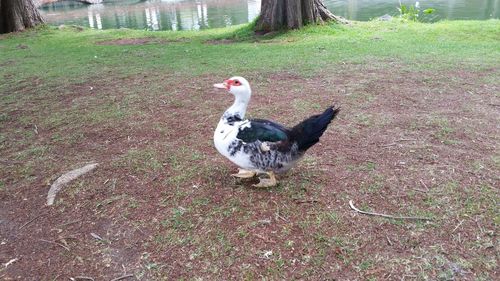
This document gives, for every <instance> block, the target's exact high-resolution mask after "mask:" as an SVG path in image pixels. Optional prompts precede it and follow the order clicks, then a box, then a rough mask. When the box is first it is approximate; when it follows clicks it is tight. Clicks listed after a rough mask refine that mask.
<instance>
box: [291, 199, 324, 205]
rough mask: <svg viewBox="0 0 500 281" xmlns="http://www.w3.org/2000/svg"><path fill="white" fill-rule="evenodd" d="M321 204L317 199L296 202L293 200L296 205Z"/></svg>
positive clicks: (296, 200)
mask: <svg viewBox="0 0 500 281" xmlns="http://www.w3.org/2000/svg"><path fill="white" fill-rule="evenodd" d="M319 202H321V201H320V200H317V199H305V200H298V199H295V203H297V204H304V203H319Z"/></svg>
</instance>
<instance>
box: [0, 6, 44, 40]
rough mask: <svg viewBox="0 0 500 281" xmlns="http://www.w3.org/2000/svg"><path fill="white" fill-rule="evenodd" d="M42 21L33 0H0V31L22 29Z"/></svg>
mask: <svg viewBox="0 0 500 281" xmlns="http://www.w3.org/2000/svg"><path fill="white" fill-rule="evenodd" d="M43 22H44V20H43V18H42V16H41V15H40V12H39V11H38V10H37V8H36V6H35V4H34V3H33V0H0V33H9V32H15V31H22V30H24V29H26V28H30V27H34V26H35V25H37V24H41V23H43Z"/></svg>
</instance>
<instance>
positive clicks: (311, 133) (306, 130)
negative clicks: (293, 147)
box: [291, 105, 340, 151]
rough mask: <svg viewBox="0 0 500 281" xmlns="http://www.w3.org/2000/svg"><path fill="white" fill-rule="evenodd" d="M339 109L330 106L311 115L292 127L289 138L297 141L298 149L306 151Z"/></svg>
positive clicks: (314, 142)
mask: <svg viewBox="0 0 500 281" xmlns="http://www.w3.org/2000/svg"><path fill="white" fill-rule="evenodd" d="M339 111H340V107H337V106H335V105H333V106H330V107H329V108H327V109H326V110H325V112H323V113H321V114H318V115H314V116H311V117H309V118H307V119H306V120H304V121H302V122H300V123H299V124H298V125H297V126H295V127H293V128H292V131H291V139H292V140H293V141H296V142H297V145H298V146H299V151H306V150H307V149H309V148H310V147H311V146H313V145H314V144H316V143H317V142H318V141H319V138H320V137H321V136H322V135H323V133H324V132H325V130H326V128H327V127H328V124H330V122H331V121H332V120H333V118H335V116H337V114H338V113H339Z"/></svg>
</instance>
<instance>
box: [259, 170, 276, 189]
mask: <svg viewBox="0 0 500 281" xmlns="http://www.w3.org/2000/svg"><path fill="white" fill-rule="evenodd" d="M267 174H268V175H269V178H268V179H263V178H259V183H258V184H254V185H253V186H254V187H261V188H267V187H273V186H276V185H277V184H278V181H277V180H276V176H275V175H274V173H273V172H268V173H267Z"/></svg>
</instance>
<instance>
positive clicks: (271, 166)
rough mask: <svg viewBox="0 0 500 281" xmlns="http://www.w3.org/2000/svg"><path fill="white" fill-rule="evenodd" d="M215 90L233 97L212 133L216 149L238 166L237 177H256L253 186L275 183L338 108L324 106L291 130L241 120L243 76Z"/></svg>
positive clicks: (245, 97)
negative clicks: (255, 182) (256, 181)
mask: <svg viewBox="0 0 500 281" xmlns="http://www.w3.org/2000/svg"><path fill="white" fill-rule="evenodd" d="M214 87H215V88H219V89H225V90H227V91H228V92H229V93H231V94H233V95H234V103H233V105H232V106H231V107H229V108H228V109H227V110H226V111H225V112H224V114H223V115H222V117H221V119H220V121H219V124H218V125H217V128H216V129H215V133H214V144H215V147H216V148H217V150H218V151H219V152H220V153H221V154H222V155H224V156H225V157H227V158H228V159H229V160H231V161H232V162H233V163H235V164H236V165H238V166H239V167H240V169H239V172H238V173H237V174H233V176H234V177H238V178H251V177H254V176H255V175H257V174H267V175H268V176H269V178H259V179H260V181H259V183H258V184H256V185H254V186H255V187H272V186H275V185H276V184H277V181H276V177H275V173H283V172H286V171H288V170H289V169H290V168H292V167H293V166H294V164H295V163H296V162H297V160H299V159H300V158H301V157H302V156H303V155H304V153H305V152H306V150H307V149H309V148H310V147H311V146H313V145H314V144H316V143H317V142H318V141H319V138H320V137H321V136H322V135H323V132H324V131H325V130H326V128H327V127H328V124H330V122H331V121H332V119H333V118H335V116H336V115H337V114H338V113H339V111H340V108H339V107H336V106H334V105H333V106H330V107H328V108H327V109H326V110H325V111H324V112H323V113H322V114H318V115H314V116H311V117H309V118H307V119H305V120H304V121H302V122H300V123H299V124H298V125H296V126H295V127H292V128H286V127H284V126H283V125H280V124H278V123H275V122H272V121H269V120H263V119H250V120H249V119H245V113H246V109H247V106H248V102H249V101H250V96H251V95H252V91H251V89H250V84H249V83H248V81H247V80H246V79H245V78H243V77H232V78H230V79H228V80H225V81H224V82H223V83H219V84H214Z"/></svg>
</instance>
